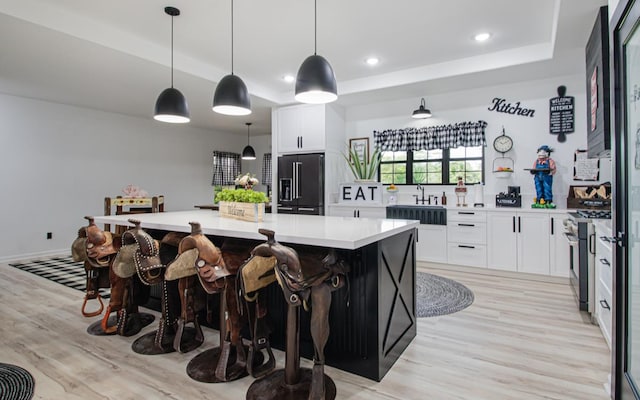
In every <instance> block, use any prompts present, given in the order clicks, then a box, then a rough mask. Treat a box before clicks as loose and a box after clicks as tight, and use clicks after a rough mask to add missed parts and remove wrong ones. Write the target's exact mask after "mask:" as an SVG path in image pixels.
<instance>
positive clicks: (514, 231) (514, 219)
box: [511, 216, 516, 233]
mask: <svg viewBox="0 0 640 400" xmlns="http://www.w3.org/2000/svg"><path fill="white" fill-rule="evenodd" d="M511 218H512V219H513V233H516V217H515V216H513V217H511Z"/></svg>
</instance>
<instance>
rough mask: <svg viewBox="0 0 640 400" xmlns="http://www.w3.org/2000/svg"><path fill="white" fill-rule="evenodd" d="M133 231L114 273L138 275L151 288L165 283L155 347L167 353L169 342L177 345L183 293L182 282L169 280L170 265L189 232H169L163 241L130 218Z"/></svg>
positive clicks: (124, 237) (124, 238) (124, 236)
mask: <svg viewBox="0 0 640 400" xmlns="http://www.w3.org/2000/svg"><path fill="white" fill-rule="evenodd" d="M129 222H130V223H132V224H133V225H134V227H133V228H131V229H129V230H127V231H126V232H124V233H123V234H122V247H121V248H120V251H119V252H118V255H117V256H116V260H115V261H114V267H113V268H114V271H115V273H116V274H118V276H121V277H129V276H133V275H134V274H137V276H138V278H139V279H140V281H141V282H142V283H143V284H145V285H148V286H151V285H155V284H161V285H162V292H161V303H160V304H161V312H162V317H161V319H160V321H159V327H158V330H157V331H156V332H155V335H154V339H153V346H155V347H156V348H157V349H158V350H160V351H161V352H164V349H165V347H166V346H167V345H168V343H167V342H168V341H170V342H171V344H170V345H171V346H173V338H174V335H175V331H176V323H177V320H178V318H179V316H180V308H181V304H180V294H179V290H178V281H177V280H171V281H169V282H167V281H165V279H164V276H165V270H166V266H167V265H168V264H169V263H171V262H172V261H173V260H174V259H175V257H176V255H177V252H178V245H179V243H180V240H182V239H183V238H184V237H185V236H186V233H179V232H169V233H167V234H166V235H164V237H163V238H162V240H161V241H160V242H158V240H156V239H154V238H153V237H151V235H149V234H148V233H147V232H146V231H145V230H143V229H142V228H141V227H140V221H139V220H136V219H129Z"/></svg>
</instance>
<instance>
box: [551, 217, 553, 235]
mask: <svg viewBox="0 0 640 400" xmlns="http://www.w3.org/2000/svg"><path fill="white" fill-rule="evenodd" d="M551 234H552V235H553V217H551Z"/></svg>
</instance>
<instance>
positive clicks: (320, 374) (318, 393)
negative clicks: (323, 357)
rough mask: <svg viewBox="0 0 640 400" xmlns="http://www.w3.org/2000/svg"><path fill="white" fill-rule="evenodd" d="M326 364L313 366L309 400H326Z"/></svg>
mask: <svg viewBox="0 0 640 400" xmlns="http://www.w3.org/2000/svg"><path fill="white" fill-rule="evenodd" d="M324 385H325V382H324V364H316V363H314V364H313V370H312V372H311V386H310V387H309V400H319V399H324V395H325V387H324Z"/></svg>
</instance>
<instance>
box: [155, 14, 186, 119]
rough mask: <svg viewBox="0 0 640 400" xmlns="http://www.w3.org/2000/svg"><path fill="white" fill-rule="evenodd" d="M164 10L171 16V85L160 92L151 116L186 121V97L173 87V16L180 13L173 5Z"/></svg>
mask: <svg viewBox="0 0 640 400" xmlns="http://www.w3.org/2000/svg"><path fill="white" fill-rule="evenodd" d="M164 12H165V13H167V14H168V15H170V16H171V87H170V88H167V89H165V90H163V91H162V93H160V96H158V100H156V106H155V109H154V113H153V118H154V119H155V120H158V121H162V122H170V123H186V122H189V121H190V120H191V117H190V115H189V106H188V105H187V99H186V98H185V97H184V95H183V94H182V93H181V92H180V91H179V90H178V89H176V88H174V87H173V17H175V16H178V15H180V10H178V9H177V8H175V7H165V8H164Z"/></svg>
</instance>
